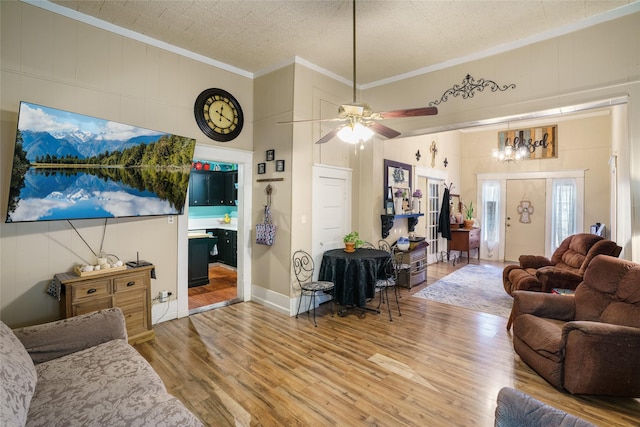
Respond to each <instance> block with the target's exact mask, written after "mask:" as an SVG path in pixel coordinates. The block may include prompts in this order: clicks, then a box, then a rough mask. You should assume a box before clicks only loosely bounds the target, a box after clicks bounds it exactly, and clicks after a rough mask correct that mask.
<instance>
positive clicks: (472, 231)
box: [447, 228, 480, 264]
mask: <svg viewBox="0 0 640 427" xmlns="http://www.w3.org/2000/svg"><path fill="white" fill-rule="evenodd" d="M447 242H448V243H447V246H448V247H447V259H449V252H451V251H460V252H461V255H462V252H466V253H467V264H469V258H471V249H477V250H478V260H479V259H480V229H479V228H452V229H451V240H448V241H447Z"/></svg>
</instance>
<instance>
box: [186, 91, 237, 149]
mask: <svg viewBox="0 0 640 427" xmlns="http://www.w3.org/2000/svg"><path fill="white" fill-rule="evenodd" d="M193 113H194V115H195V117H196V123H198V126H199V127H200V129H201V130H202V132H203V133H204V134H205V135H207V136H208V137H209V138H211V139H213V140H216V141H220V142H227V141H231V140H232V139H234V138H236V137H237V136H238V135H240V131H242V125H243V124H244V116H243V114H242V108H241V107H240V103H239V102H238V100H237V99H235V98H234V97H233V95H231V94H230V93H229V92H227V91H226V90H222V89H216V88H212V89H207V90H205V91H203V92H202V93H201V94H200V95H198V98H196V103H195V105H194V107H193Z"/></svg>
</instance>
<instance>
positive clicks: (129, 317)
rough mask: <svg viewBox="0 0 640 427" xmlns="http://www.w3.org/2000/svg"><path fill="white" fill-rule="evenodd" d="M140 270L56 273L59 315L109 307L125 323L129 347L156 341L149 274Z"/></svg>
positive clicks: (141, 268) (149, 269)
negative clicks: (120, 314)
mask: <svg viewBox="0 0 640 427" xmlns="http://www.w3.org/2000/svg"><path fill="white" fill-rule="evenodd" d="M154 268H155V267H154V266H153V265H148V266H145V267H139V268H127V269H126V270H121V271H115V272H109V273H101V274H99V275H93V276H87V277H80V276H78V275H76V274H74V273H58V274H56V275H55V279H57V280H59V281H60V283H61V284H62V299H61V311H62V315H63V316H64V317H65V318H67V317H72V316H77V315H79V314H84V313H88V312H91V311H96V310H102V309H105V308H111V307H120V309H122V312H123V313H124V317H125V320H126V323H127V335H128V337H129V344H131V345H134V344H139V343H141V342H144V341H148V340H151V339H153V338H155V331H154V330H153V327H152V325H151V271H152V270H153V269H154Z"/></svg>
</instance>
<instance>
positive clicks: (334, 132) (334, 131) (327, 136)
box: [316, 126, 343, 144]
mask: <svg viewBox="0 0 640 427" xmlns="http://www.w3.org/2000/svg"><path fill="white" fill-rule="evenodd" d="M342 128H343V126H337V127H336V128H335V129H332V130H331V131H330V132H327V133H326V134H325V135H324V136H323V137H322V138H320V139H319V140H317V141H316V144H324V143H325V142H329V140H330V139H331V138H333V137H334V136H336V135H337V134H338V131H339V130H340V129H342Z"/></svg>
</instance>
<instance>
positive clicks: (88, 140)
mask: <svg viewBox="0 0 640 427" xmlns="http://www.w3.org/2000/svg"><path fill="white" fill-rule="evenodd" d="M195 142H196V141H195V139H193V138H186V137H182V136H177V135H172V134H167V133H163V132H156V131H152V130H149V129H143V128H139V127H135V126H130V125H126V124H122V123H116V122H113V121H109V120H102V119H98V118H95V117H89V116H85V115H82V114H77V113H71V112H68V111H62V110H57V109H54V108H49V107H44V106H42V105H36V104H31V103H28V102H24V101H23V102H21V103H20V111H19V114H18V129H17V132H16V143H15V151H14V156H13V168H12V172H11V186H10V190H9V201H8V207H7V218H6V222H24V221H52V220H70V219H89V218H117V217H139V216H152V215H179V214H182V213H183V212H184V204H185V200H186V194H187V187H188V185H189V171H190V169H191V162H192V159H193V151H194V148H195Z"/></svg>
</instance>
